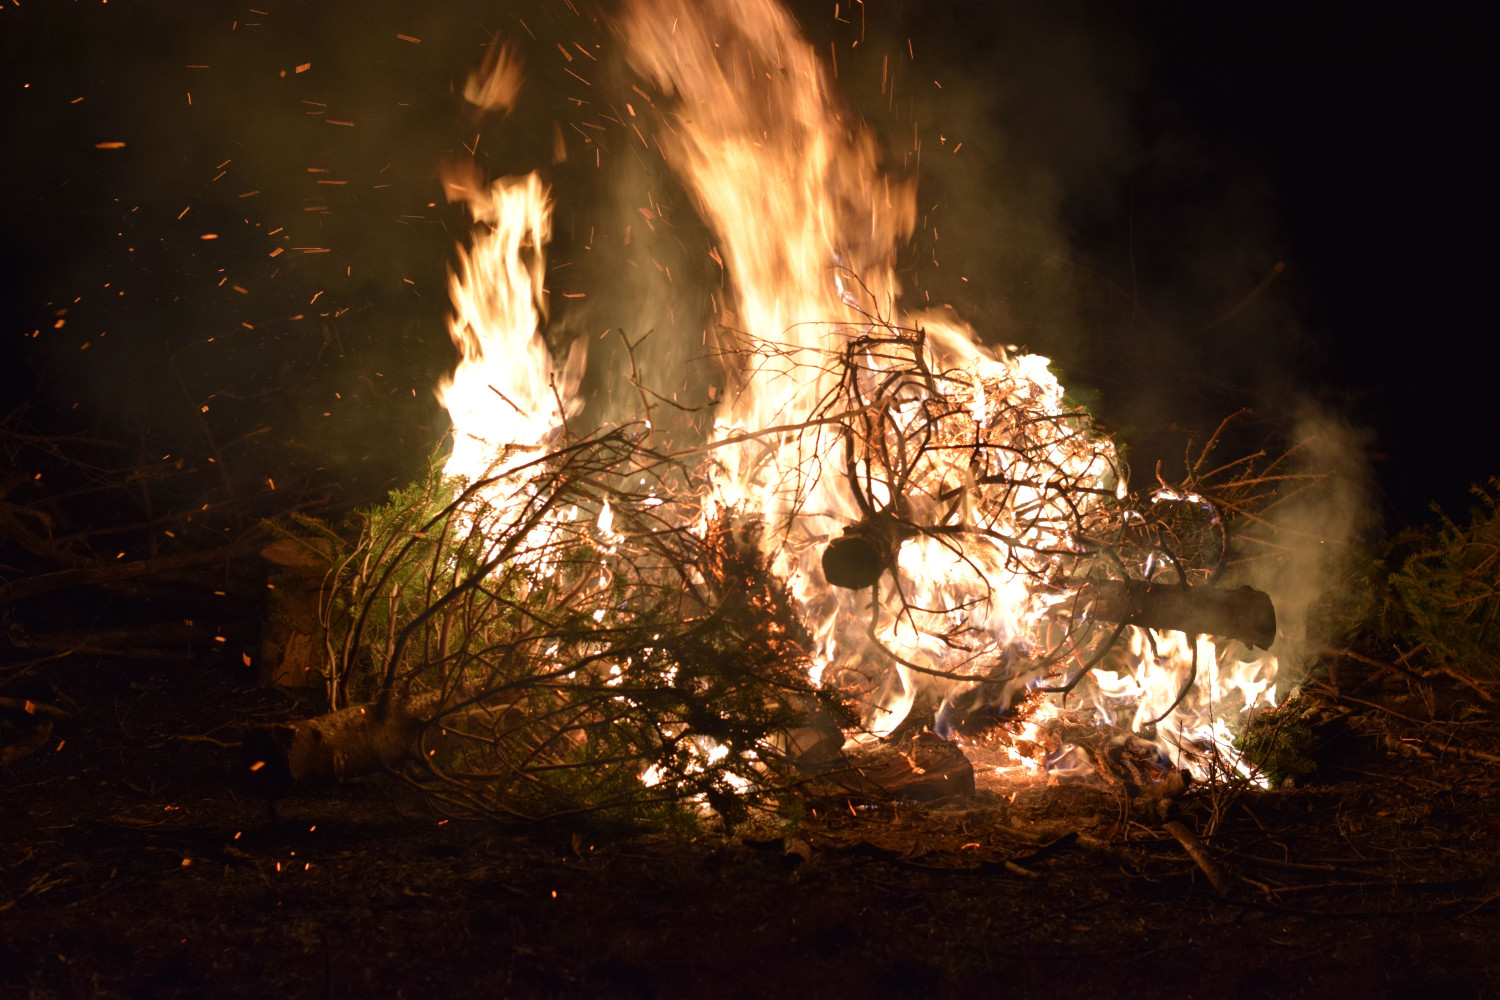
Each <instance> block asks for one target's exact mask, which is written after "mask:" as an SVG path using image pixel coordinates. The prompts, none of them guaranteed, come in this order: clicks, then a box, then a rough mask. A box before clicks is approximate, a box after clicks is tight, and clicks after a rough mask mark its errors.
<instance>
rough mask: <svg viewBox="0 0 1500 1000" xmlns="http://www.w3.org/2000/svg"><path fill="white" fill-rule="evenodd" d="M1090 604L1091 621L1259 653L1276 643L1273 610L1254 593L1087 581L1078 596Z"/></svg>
mask: <svg viewBox="0 0 1500 1000" xmlns="http://www.w3.org/2000/svg"><path fill="white" fill-rule="evenodd" d="M1079 597H1080V599H1082V600H1085V601H1087V600H1092V601H1093V607H1092V612H1091V613H1092V616H1093V617H1094V618H1097V619H1099V620H1101V621H1106V622H1116V623H1118V622H1128V623H1129V624H1131V625H1137V626H1140V627H1141V628H1153V629H1166V630H1170V631H1174V632H1186V633H1187V634H1188V635H1190V636H1196V635H1215V636H1222V637H1223V638H1226V639H1239V640H1241V641H1243V642H1246V643H1249V644H1250V645H1252V646H1256V647H1258V648H1260V649H1269V648H1270V646H1271V643H1273V642H1275V641H1276V609H1275V608H1274V607H1273V606H1272V604H1271V598H1270V597H1269V596H1268V595H1267V594H1266V593H1265V592H1264V591H1260V590H1256V589H1255V588H1254V587H1236V588H1234V589H1228V588H1224V587H1209V586H1199V587H1183V586H1179V585H1177V584H1160V583H1143V582H1141V581H1137V580H1132V581H1129V582H1127V581H1123V580H1089V581H1087V582H1086V583H1085V585H1084V587H1083V589H1082V590H1081V591H1080V592H1079Z"/></svg>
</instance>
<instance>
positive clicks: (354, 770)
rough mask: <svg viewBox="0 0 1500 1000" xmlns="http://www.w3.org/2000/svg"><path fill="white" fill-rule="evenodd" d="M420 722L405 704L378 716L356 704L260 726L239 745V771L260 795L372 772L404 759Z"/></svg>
mask: <svg viewBox="0 0 1500 1000" xmlns="http://www.w3.org/2000/svg"><path fill="white" fill-rule="evenodd" d="M425 725H426V722H425V720H424V719H422V718H421V716H420V715H419V714H418V713H417V712H416V711H414V710H413V709H412V708H411V707H410V706H407V707H406V708H404V709H399V708H398V709H393V710H392V711H389V712H387V713H385V714H384V715H382V714H381V713H379V712H377V711H376V710H375V709H374V708H373V707H366V706H363V705H356V706H353V707H350V708H345V709H340V710H339V711H337V712H330V713H328V714H327V715H320V716H317V717H316V718H312V719H296V720H293V721H291V722H281V723H275V724H273V725H268V726H260V727H258V728H256V729H252V730H250V731H249V732H248V733H246V734H245V739H244V742H243V743H242V744H241V751H240V758H241V766H242V774H243V775H244V777H245V778H246V779H247V780H248V781H249V783H250V785H251V787H252V788H253V789H254V790H255V791H256V792H258V793H259V794H261V795H264V796H265V797H266V798H280V797H282V796H284V795H286V794H288V793H289V792H291V791H292V790H294V789H296V788H299V787H316V786H319V785H326V784H332V783H334V782H339V781H347V780H349V779H350V778H358V777H361V776H363V775H367V774H374V773H377V772H380V771H383V770H386V769H387V768H391V767H394V766H395V765H397V764H399V763H400V762H402V761H403V760H406V759H407V758H409V757H410V756H411V754H412V750H413V748H414V746H415V744H416V741H417V738H418V737H419V736H420V735H421V733H422V729H423V727H424V726H425Z"/></svg>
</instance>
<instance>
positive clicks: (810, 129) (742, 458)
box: [622, 0, 1275, 749]
mask: <svg viewBox="0 0 1500 1000" xmlns="http://www.w3.org/2000/svg"><path fill="white" fill-rule="evenodd" d="M622 32H623V35H624V37H625V40H626V42H627V43H628V45H629V50H630V59H631V61H632V64H633V65H634V67H635V68H636V69H637V71H638V72H640V73H641V75H642V76H644V77H646V78H647V79H648V80H649V81H650V82H652V83H653V84H655V85H656V86H657V87H658V88H660V89H661V90H662V91H663V92H664V93H665V94H666V95H667V97H668V99H669V101H675V103H674V104H671V105H670V106H669V110H668V118H667V121H666V127H665V128H664V130H663V132H664V134H662V135H661V136H660V137H659V138H660V142H661V144H662V148H663V150H664V152H665V154H666V157H667V159H668V161H669V163H670V164H671V166H672V167H673V168H674V170H675V171H676V172H677V173H678V174H679V175H680V177H681V178H682V180H683V182H684V185H685V186H686V188H687V189H688V191H689V193H690V194H691V195H692V197H693V199H694V201H695V203H696V205H697V207H698V209H699V211H700V213H701V214H702V215H703V217H704V218H705V220H706V221H707V222H708V223H709V225H710V226H711V227H712V228H713V230H714V231H715V232H716V233H717V235H718V236H719V238H720V240H721V241H722V242H721V245H720V249H721V251H722V260H723V263H724V266H725V270H726V272H727V276H728V278H729V281H730V286H731V288H730V297H729V298H728V300H727V301H726V302H725V303H724V306H723V311H722V313H721V316H720V325H721V327H722V328H724V329H725V330H727V331H730V332H729V334H728V335H727V337H726V338H725V341H724V343H723V346H724V348H725V356H726V362H727V363H726V368H727V369H728V372H729V383H730V384H729V391H728V393H727V394H726V398H725V400H724V402H723V403H722V404H721V406H720V408H719V411H718V414H717V422H716V426H715V428H714V436H715V439H716V440H717V442H718V443H719V445H720V447H718V448H717V449H716V451H715V456H716V463H717V464H716V467H715V468H714V470H713V471H712V481H713V485H714V491H715V495H716V498H717V499H718V500H719V501H720V502H721V503H722V504H724V505H725V506H727V507H729V508H731V509H735V510H738V511H740V512H742V513H744V514H748V515H755V516H759V517H761V518H764V519H765V520H766V522H767V524H768V525H769V526H770V528H771V529H772V530H769V531H767V532H765V533H764V536H763V537H764V538H765V540H766V541H765V545H766V550H767V553H768V555H769V556H770V558H771V560H772V566H773V569H774V570H775V571H776V572H777V573H778V574H779V575H781V576H782V577H783V578H784V579H786V580H787V582H788V584H789V585H790V586H791V588H792V590H793V593H794V594H795V595H796V596H797V598H798V599H799V601H800V603H801V606H802V609H803V612H804V615H805V616H806V617H807V619H808V623H809V625H810V626H811V627H812V629H813V631H814V633H815V635H816V636H817V638H818V640H819V643H820V648H819V651H818V652H819V663H820V667H819V669H820V670H821V671H822V673H823V679H824V680H825V682H832V683H837V684H839V685H840V686H841V687H844V688H845V689H846V690H852V691H860V689H861V688H863V689H864V690H863V691H862V693H863V694H864V695H865V696H866V698H867V699H868V703H867V711H866V722H867V725H868V726H869V728H870V730H871V731H872V732H874V733H876V734H884V733H888V732H889V731H890V730H891V729H893V728H894V726H895V725H897V724H898V723H899V722H900V721H901V720H902V718H903V717H904V716H905V715H906V713H907V711H908V710H909V708H910V706H911V705H912V703H913V700H914V697H915V695H916V692H917V690H918V688H919V687H921V686H926V687H928V688H929V689H932V690H934V691H936V692H937V693H938V694H939V695H940V696H941V695H942V694H944V693H952V692H953V691H955V690H959V689H963V688H969V689H972V688H974V687H975V683H976V682H978V681H980V680H982V679H984V678H985V677H987V676H994V674H995V668H996V667H997V665H998V664H1001V663H1002V662H1005V661H1006V660H1007V659H1014V658H1015V657H1017V656H1021V657H1022V658H1023V659H1024V654H1025V653H1026V652H1027V651H1028V650H1029V649H1031V648H1032V647H1033V646H1035V645H1039V644H1040V645H1045V644H1046V642H1047V637H1048V634H1049V631H1048V630H1049V628H1050V623H1049V613H1050V612H1051V611H1052V610H1053V609H1054V608H1056V607H1057V606H1058V605H1059V604H1060V603H1062V602H1064V601H1066V600H1069V599H1070V598H1076V596H1077V590H1076V587H1075V588H1073V589H1072V590H1071V591H1070V590H1069V589H1068V588H1067V587H1066V586H1056V585H1052V586H1049V585H1046V584H1047V583H1048V582H1049V578H1051V579H1050V583H1053V584H1057V583H1058V582H1059V581H1057V580H1056V579H1055V578H1056V576H1057V574H1058V573H1059V572H1060V571H1061V568H1062V566H1063V565H1064V563H1066V562H1067V560H1069V559H1074V562H1073V563H1072V564H1071V565H1078V561H1077V559H1076V558H1075V557H1077V555H1078V553H1079V552H1080V549H1079V548H1078V546H1079V544H1080V540H1079V539H1078V538H1076V537H1075V536H1074V534H1075V533H1074V531H1073V529H1074V528H1075V527H1076V525H1077V524H1078V523H1079V520H1080V518H1086V517H1087V516H1088V510H1089V508H1090V506H1091V504H1092V503H1094V502H1095V501H1093V500H1091V499H1090V498H1091V497H1093V498H1099V497H1107V496H1110V495H1115V494H1118V495H1120V496H1123V493H1124V489H1125V485H1124V482H1123V477H1122V475H1121V469H1120V466H1119V463H1118V461H1117V459H1116V456H1115V453H1114V449H1113V446H1112V445H1111V444H1110V442H1109V441H1108V440H1107V439H1104V438H1103V437H1102V436H1099V435H1096V434H1093V433H1092V432H1090V431H1089V430H1088V429H1087V428H1086V427H1085V426H1083V424H1082V423H1081V422H1080V421H1078V420H1075V419H1073V417H1072V415H1071V414H1070V411H1069V408H1068V407H1067V406H1066V405H1065V403H1064V401H1063V392H1062V388H1061V386H1060V385H1059V384H1058V382H1057V380H1056V378H1055V377H1054V376H1053V375H1052V373H1051V372H1050V371H1049V370H1048V362H1047V359H1045V358H1041V357H1038V356H1034V355H1012V354H1008V353H1000V354H996V353H993V352H991V351H989V350H987V349H985V348H983V347H981V346H980V345H979V344H978V343H976V341H975V338H974V336H973V334H972V331H971V330H969V329H968V328H967V327H966V326H964V325H962V324H961V323H959V322H957V321H956V320H953V319H952V318H950V317H947V316H942V315H936V314H915V315H908V314H903V313H902V312H901V310H900V309H899V307H898V305H897V296H898V293H899V287H898V283H897V280H896V277H895V274H894V260H895V253H896V249H897V247H898V245H899V244H900V243H901V242H902V241H903V240H904V239H906V238H907V237H908V236H909V235H910V233H911V231H912V228H913V222H914V218H915V200H914V199H915V188H914V185H913V184H912V183H911V182H910V181H905V180H897V179H893V178H892V177H890V176H889V175H888V174H887V173H885V172H884V171H883V170H882V168H881V164H880V160H879V155H878V151H877V147H876V144H875V142H874V140H873V138H872V137H871V136H870V134H869V133H868V131H867V130H866V129H864V128H863V127H862V126H861V125H860V124H859V123H858V122H857V121H854V120H852V119H851V118H850V117H849V116H847V115H846V114H845V113H843V112H842V111H841V110H840V107H841V106H840V103H839V101H838V100H837V98H836V97H835V95H834V93H833V91H832V87H831V85H830V81H829V79H828V77H827V74H826V73H825V72H824V70H823V68H822V66H821V65H820V63H819V61H818V59H817V57H816V56H815V54H814V53H813V50H812V49H811V47H810V46H809V45H808V44H807V43H806V42H805V41H804V40H803V39H802V38H801V37H800V35H799V33H798V31H797V28H796V25H795V24H794V22H793V21H792V19H791V17H790V15H789V14H788V13H787V12H786V11H785V10H784V9H783V8H782V7H780V6H779V4H777V3H776V2H774V0H630V2H629V3H628V4H627V7H626V11H625V14H624V17H623V23H622ZM898 331H904V332H906V333H908V334H911V336H910V337H909V338H908V340H909V341H910V342H908V343H905V344H904V346H903V345H902V344H898V343H895V341H897V340H900V339H901V338H900V337H899V336H897V337H894V338H893V337H892V336H891V335H892V334H895V333H896V332H898ZM934 373H937V374H936V375H934ZM939 377H940V379H941V388H939V387H938V382H937V379H938V378H939ZM919 423H920V426H921V430H920V433H921V434H923V435H926V437H924V438H923V440H924V441H925V442H927V444H931V443H932V439H933V438H934V437H935V438H936V439H937V444H936V445H935V446H934V447H932V448H930V449H929V448H928V447H927V444H924V445H923V450H922V451H921V452H920V453H919V456H918V457H916V458H907V457H902V458H901V459H900V461H901V462H902V463H905V465H904V466H903V468H901V469H900V473H899V475H897V474H896V473H895V472H894V471H893V466H892V460H891V459H890V455H889V454H885V455H884V457H883V459H882V453H885V452H890V451H894V452H901V451H902V449H903V448H904V447H906V446H907V444H908V442H907V440H906V435H907V434H908V432H912V430H911V429H912V428H913V427H916V426H917V425H918V424H919ZM851 425H861V426H863V428H864V432H865V433H864V438H863V440H862V441H860V442H859V443H858V444H857V445H856V443H855V442H854V441H853V438H852V436H851V434H850V432H849V427H850V426H851ZM913 433H915V432H913ZM981 440H983V441H986V442H990V443H994V444H996V445H997V446H998V447H996V448H994V449H992V450H990V451H988V452H986V454H987V455H988V457H987V458H986V459H985V462H987V463H988V464H987V465H986V466H985V467H984V468H978V467H977V466H976V465H975V463H976V462H978V461H979V459H978V458H976V457H975V456H977V455H978V454H979V449H978V448H977V447H974V444H975V443H976V442H979V441H981ZM1022 443H1024V447H1022V446H1021V444H1022ZM861 449H862V450H861ZM903 455H904V453H903ZM898 457H899V456H898ZM1059 481H1066V482H1068V483H1070V484H1072V485H1073V486H1075V487H1077V488H1076V489H1074V490H1073V491H1072V495H1071V496H1068V497H1063V496H1060V495H1059V493H1058V491H1056V490H1055V489H1051V488H1050V487H1049V485H1048V484H1049V483H1056V482H1059ZM981 482H983V483H1004V484H1008V485H1006V486H1005V487H1004V488H1003V489H1000V490H991V491H989V493H988V494H987V493H986V491H985V490H983V489H978V488H977V486H978V484H979V483H981ZM997 493H998V494H1002V495H1000V496H999V497H998V498H997V497H996V496H995V494H997ZM956 495H961V496H960V497H959V498H958V499H955V496H956ZM1080 497H1082V499H1081V500H1080V499H1079V498H1080ZM1065 506H1066V507H1067V508H1068V509H1063V508H1064V507H1065ZM892 512H897V513H899V514H900V515H901V518H902V520H903V521H905V522H906V523H916V524H920V525H927V526H930V530H922V531H908V532H906V533H905V534H903V535H901V536H900V537H899V538H897V539H896V540H895V542H894V543H893V544H894V548H895V552H894V553H893V555H894V567H884V568H882V569H885V568H889V569H892V570H893V572H891V574H890V575H891V576H892V577H895V578H896V579H894V580H893V581H892V582H891V583H888V584H884V583H876V584H875V587H874V590H873V591H871V592H870V593H867V592H865V591H864V590H859V591H855V590H850V589H843V588H841V587H835V586H830V584H829V581H828V580H827V579H826V578H825V576H826V574H825V570H824V567H825V566H826V565H827V564H826V563H822V564H820V558H819V556H820V553H822V552H823V551H824V550H825V547H826V546H827V543H829V542H830V541H832V540H833V539H835V538H836V537H837V536H838V535H839V534H840V532H841V531H842V532H845V533H847V532H848V531H850V530H851V526H854V528H853V530H855V531H866V532H867V533H868V532H869V531H870V530H871V529H870V527H869V526H871V525H877V524H880V523H886V522H889V521H890V520H891V517H892V516H893V514H892ZM882 519H885V520H884V521H882ZM872 548H874V549H876V550H878V549H879V546H878V545H875V546H872ZM1039 581H1040V582H1041V583H1042V584H1043V585H1039ZM1062 582H1063V583H1065V582H1066V581H1062ZM871 594H873V595H874V597H873V605H874V606H873V607H872V597H871ZM866 625H868V628H866ZM1131 631H1132V640H1131V649H1132V656H1133V660H1134V663H1135V667H1134V668H1133V669H1132V670H1130V671H1127V672H1126V673H1125V674H1124V675H1123V676H1122V675H1120V674H1118V673H1111V672H1108V671H1102V670H1095V671H1094V672H1093V673H1094V675H1095V676H1094V689H1095V694H1096V700H1097V702H1098V705H1099V707H1100V709H1101V710H1103V711H1104V713H1105V715H1106V716H1107V717H1108V718H1109V720H1110V721H1118V722H1119V723H1121V724H1130V723H1135V724H1143V723H1146V722H1152V721H1154V720H1155V719H1156V717H1157V716H1158V715H1164V714H1167V713H1168V712H1169V710H1171V709H1172V707H1173V705H1174V703H1175V702H1177V701H1178V700H1179V699H1178V698H1177V692H1178V683H1179V681H1180V680H1182V679H1183V678H1184V677H1185V675H1186V674H1187V672H1188V671H1190V670H1193V669H1194V668H1195V665H1196V664H1198V663H1199V662H1200V661H1201V662H1202V663H1204V664H1206V665H1208V666H1207V667H1206V668H1205V669H1204V670H1202V671H1200V673H1199V683H1197V684H1196V685H1195V686H1194V688H1193V691H1192V692H1191V694H1190V696H1188V697H1185V698H1182V699H1180V701H1181V704H1180V705H1178V706H1177V714H1176V715H1175V716H1174V717H1173V718H1171V719H1167V720H1163V722H1162V731H1163V733H1164V734H1165V735H1166V736H1167V738H1168V741H1169V742H1171V741H1174V740H1179V739H1180V740H1181V741H1183V742H1184V743H1186V742H1188V741H1195V740H1196V741H1199V742H1200V743H1201V742H1202V741H1203V740H1208V741H1209V742H1211V743H1212V744H1213V745H1215V746H1218V747H1220V748H1221V749H1222V748H1225V747H1227V744H1228V736H1227V731H1226V730H1224V728H1223V723H1222V722H1221V721H1219V720H1217V719H1216V718H1215V712H1216V710H1217V706H1218V705H1219V704H1220V703H1221V702H1222V701H1224V700H1225V698H1226V696H1228V695H1230V694H1231V693H1237V694H1239V695H1242V696H1243V700H1242V701H1241V700H1240V699H1239V698H1234V699H1233V700H1234V701H1238V702H1239V704H1240V705H1242V706H1246V707H1248V706H1249V705H1250V704H1254V703H1255V702H1256V700H1257V699H1262V700H1263V698H1264V696H1265V695H1266V694H1267V690H1268V687H1269V680H1268V679H1269V677H1271V676H1274V673H1275V660H1274V658H1261V659H1258V660H1257V659H1252V660H1251V662H1248V663H1239V662H1238V661H1237V660H1226V662H1224V663H1222V664H1221V663H1220V657H1221V653H1220V651H1219V650H1218V649H1217V648H1216V647H1215V645H1214V643H1213V642H1211V641H1210V640H1208V639H1207V638H1201V639H1198V640H1196V641H1195V642H1189V641H1188V640H1187V638H1186V637H1185V636H1181V635H1180V634H1176V633H1174V634H1171V635H1168V636H1164V637H1162V638H1161V640H1160V641H1154V642H1152V641H1148V640H1147V639H1146V638H1145V637H1144V636H1145V634H1144V633H1143V632H1140V631H1139V630H1135V629H1132V630H1131ZM955 634H961V635H963V636H964V637H965V638H964V641H962V642H958V643H955V642H954V641H953V638H952V637H953V636H954V635H955ZM1173 635H1175V636H1176V639H1173V638H1172V636H1173ZM1177 639H1180V640H1181V641H1180V642H1178V641H1177ZM872 663H873V664H878V666H875V667H873V668H872ZM872 674H873V675H874V677H875V680H874V683H873V684H870V683H866V684H861V682H860V681H859V677H860V676H862V675H863V676H866V677H869V676H870V675H872ZM965 678H968V679H970V683H968V684H963V683H962V681H963V680H964V679H965ZM1040 680H1041V678H1040V676H1039V675H1036V676H1030V677H1027V676H1024V672H1023V673H1022V675H1019V676H1014V677H1013V682H1014V683H1012V684H1011V686H1010V689H1009V690H1007V691H1005V692H1003V693H1002V694H1001V695H1000V697H1002V698H1004V699H1006V700H1014V699H1017V698H1019V697H1021V696H1024V694H1025V690H1026V689H1027V688H1029V687H1032V686H1035V685H1036V684H1038V683H1040ZM1271 690H1274V689H1271ZM1127 709H1133V712H1131V713H1130V714H1132V715H1133V717H1132V718H1124V717H1120V718H1118V719H1116V716H1119V715H1121V713H1124V712H1126V711H1127Z"/></svg>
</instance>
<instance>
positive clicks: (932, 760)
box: [822, 732, 974, 802]
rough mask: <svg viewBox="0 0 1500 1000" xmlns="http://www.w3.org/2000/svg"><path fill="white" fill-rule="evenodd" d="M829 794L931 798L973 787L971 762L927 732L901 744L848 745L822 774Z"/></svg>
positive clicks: (889, 798) (872, 798) (898, 799)
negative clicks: (835, 765) (836, 764)
mask: <svg viewBox="0 0 1500 1000" xmlns="http://www.w3.org/2000/svg"><path fill="white" fill-rule="evenodd" d="M822 777H823V780H824V781H826V782H828V783H829V787H828V791H829V794H830V795H831V796H832V797H833V798H856V799H864V800H868V801H875V802H893V801H894V802H902V801H904V802H932V801H935V800H937V799H942V798H947V797H949V796H952V795H969V794H972V793H973V791H974V765H973V764H971V763H970V762H969V759H968V758H967V757H965V756H964V753H963V751H962V750H960V749H959V748H958V747H957V746H956V745H954V744H952V743H949V742H948V741H947V740H945V739H943V738H942V737H940V736H937V735H934V734H933V733H930V732H923V733H919V734H917V735H916V736H915V737H913V738H911V739H909V740H903V741H902V742H901V743H899V744H891V743H880V744H876V745H875V746H872V747H862V748H855V749H851V750H848V751H846V752H845V753H844V755H843V758H842V760H841V761H840V766H839V767H838V768H837V769H836V770H830V771H828V772H827V773H826V774H824V775H823V776H822Z"/></svg>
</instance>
